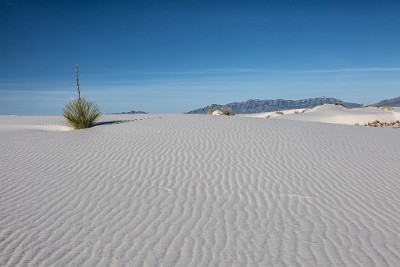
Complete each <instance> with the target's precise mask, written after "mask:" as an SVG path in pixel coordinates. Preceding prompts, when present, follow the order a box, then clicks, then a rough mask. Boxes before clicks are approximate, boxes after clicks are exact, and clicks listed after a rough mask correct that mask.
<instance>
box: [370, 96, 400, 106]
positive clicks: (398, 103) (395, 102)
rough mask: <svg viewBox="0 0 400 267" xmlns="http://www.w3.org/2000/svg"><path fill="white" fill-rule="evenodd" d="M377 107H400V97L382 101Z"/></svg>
mask: <svg viewBox="0 0 400 267" xmlns="http://www.w3.org/2000/svg"><path fill="white" fill-rule="evenodd" d="M375 105H378V106H380V107H383V106H390V107H400V96H398V97H395V98H392V99H385V100H382V101H380V102H378V103H376V104H375Z"/></svg>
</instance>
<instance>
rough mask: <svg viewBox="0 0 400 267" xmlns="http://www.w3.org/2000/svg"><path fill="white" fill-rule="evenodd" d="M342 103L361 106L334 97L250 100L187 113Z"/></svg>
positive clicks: (259, 110)
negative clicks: (218, 109) (224, 109)
mask: <svg viewBox="0 0 400 267" xmlns="http://www.w3.org/2000/svg"><path fill="white" fill-rule="evenodd" d="M334 103H342V104H343V105H344V106H346V107H349V108H353V107H359V106H360V104H357V103H346V102H343V101H342V100H339V99H336V98H333V97H324V96H323V97H316V98H308V99H300V100H284V99H275V100H259V99H256V100H254V99H250V100H247V101H244V102H234V103H229V104H226V105H218V104H212V105H211V106H207V107H203V108H199V109H195V110H192V111H189V112H187V114H204V113H207V111H208V110H209V109H217V108H230V109H231V110H232V111H234V112H235V113H238V114H249V113H260V112H270V111H277V110H287V109H301V108H312V107H316V106H320V105H323V104H334Z"/></svg>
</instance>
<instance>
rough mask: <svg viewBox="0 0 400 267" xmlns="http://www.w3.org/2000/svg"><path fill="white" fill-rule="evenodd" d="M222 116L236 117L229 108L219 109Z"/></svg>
mask: <svg viewBox="0 0 400 267" xmlns="http://www.w3.org/2000/svg"><path fill="white" fill-rule="evenodd" d="M221 111H222V114H224V115H226V116H234V115H236V113H235V112H233V111H232V110H231V109H230V108H221Z"/></svg>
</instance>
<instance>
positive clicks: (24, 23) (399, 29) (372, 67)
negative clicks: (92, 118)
mask: <svg viewBox="0 0 400 267" xmlns="http://www.w3.org/2000/svg"><path fill="white" fill-rule="evenodd" d="M0 38H1V39H0V40H1V41H0V114H28V115H30V114H31V115H46V114H48V115H59V114H61V112H62V106H63V104H64V103H65V102H66V101H68V100H69V99H71V98H73V97H76V87H75V64H79V78H80V79H79V80H80V85H81V91H82V95H83V96H85V97H88V98H90V99H93V100H94V101H96V102H97V103H98V104H99V105H100V107H101V108H102V111H103V113H112V112H122V111H130V110H144V111H147V112H151V113H183V112H186V111H189V110H192V109H195V108H198V107H201V106H206V105H209V104H213V103H219V104H225V103H229V102H235V101H244V100H247V99H277V98H283V99H300V98H309V97H318V96H332V97H336V98H339V99H342V100H344V101H351V102H358V103H365V104H367V103H374V102H377V101H379V100H382V99H385V98H392V97H396V96H399V95H400V1H398V0H397V1H385V0H380V1H379V0H376V1H368V0H364V1H351V0H348V1H340V0H338V1H329V0H328V1H305V0H297V1H285V0H283V1H268V0H265V1H251V0H248V1H235V0H231V1H217V0H215V1H207V0H204V1H200V0H187V1H173V0H171V1H151V0H148V1H134V0H133V1H118V0H115V1H112V0H110V1H105V0H93V1H91V0H80V1H75V0H57V1H52V0H48V1H45V0H36V1H35V0H0Z"/></svg>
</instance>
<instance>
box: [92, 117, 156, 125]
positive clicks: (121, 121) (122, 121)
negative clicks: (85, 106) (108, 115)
mask: <svg viewBox="0 0 400 267" xmlns="http://www.w3.org/2000/svg"><path fill="white" fill-rule="evenodd" d="M146 119H149V118H142V119H134V120H115V121H99V122H96V123H95V125H94V126H101V125H110V124H120V123H127V122H133V121H141V120H146Z"/></svg>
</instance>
